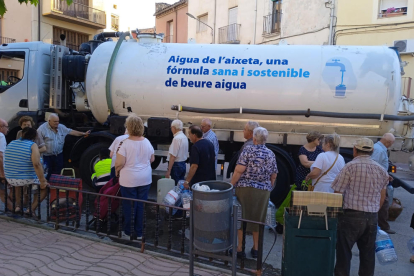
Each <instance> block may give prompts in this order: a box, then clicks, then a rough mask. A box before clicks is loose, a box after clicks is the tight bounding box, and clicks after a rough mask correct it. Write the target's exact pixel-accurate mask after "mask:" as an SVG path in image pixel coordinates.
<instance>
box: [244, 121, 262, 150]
mask: <svg viewBox="0 0 414 276" xmlns="http://www.w3.org/2000/svg"><path fill="white" fill-rule="evenodd" d="M257 127H259V123H258V122H254V121H248V122H247V123H246V125H245V126H244V129H243V136H244V139H246V142H244V144H243V146H242V147H241V149H240V153H241V152H242V151H243V149H244V147H246V146H249V145H253V130H254V129H255V128H257Z"/></svg>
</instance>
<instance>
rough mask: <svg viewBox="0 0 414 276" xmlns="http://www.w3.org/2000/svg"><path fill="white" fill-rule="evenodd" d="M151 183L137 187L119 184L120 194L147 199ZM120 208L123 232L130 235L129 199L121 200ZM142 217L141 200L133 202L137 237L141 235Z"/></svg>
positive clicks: (142, 206) (142, 205)
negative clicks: (122, 212) (122, 215)
mask: <svg viewBox="0 0 414 276" xmlns="http://www.w3.org/2000/svg"><path fill="white" fill-rule="evenodd" d="M150 187H151V184H148V185H146V186H138V187H133V188H129V187H123V186H121V195H122V197H126V198H133V199H142V200H147V199H148V191H149V189H150ZM122 209H123V211H124V233H125V234H126V235H131V201H129V200H122ZM143 217H144V204H143V203H141V202H134V232H135V234H137V237H142V219H143Z"/></svg>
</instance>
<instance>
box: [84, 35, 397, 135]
mask: <svg viewBox="0 0 414 276" xmlns="http://www.w3.org/2000/svg"><path fill="white" fill-rule="evenodd" d="M115 45H116V43H115V42H106V43H103V44H101V45H100V46H99V47H98V48H97V49H96V50H95V51H94V52H93V55H92V57H91V59H90V62H89V65H88V70H87V75H86V90H87V98H88V102H89V105H90V108H91V111H92V112H93V115H94V116H95V118H96V119H97V120H98V121H99V122H101V123H103V122H105V121H106V120H107V117H108V114H109V113H108V110H109V109H110V108H109V107H108V101H107V97H109V99H110V100H111V101H112V106H113V108H112V110H111V111H112V112H113V113H115V114H119V115H127V113H128V109H129V108H131V110H132V112H134V113H136V114H138V115H139V116H141V117H142V118H143V119H144V120H145V119H146V118H148V117H169V118H176V117H178V118H180V119H181V120H182V121H183V122H185V123H187V122H192V123H196V124H198V123H199V121H200V120H201V118H203V117H206V116H209V117H210V118H211V119H212V121H213V123H214V127H215V128H216V129H243V127H244V124H245V121H247V120H257V121H259V123H260V124H261V125H262V126H264V127H267V128H268V129H269V130H270V131H287V132H308V131H310V130H322V131H323V132H324V133H328V132H329V131H332V132H333V131H335V132H337V133H339V134H357V135H372V136H378V135H382V134H383V133H385V132H388V131H389V130H390V129H391V128H393V127H394V121H387V120H383V121H382V120H381V118H383V117H382V116H383V115H397V114H398V108H399V105H400V98H401V68H400V62H399V57H398V55H397V54H396V52H395V51H394V50H393V49H389V48H387V47H385V46H299V45H297V46H296V45H286V46H275V45H260V46H259V45H211V44H207V45H206V44H177V43H137V42H132V41H131V40H130V41H128V42H127V41H124V42H122V45H121V46H120V49H119V52H118V54H117V56H116V59H115V62H114V65H113V68H112V74H111V85H110V87H109V89H108V90H107V89H106V77H107V73H108V67H109V64H110V59H111V55H112V53H113V52H114V49H115ZM107 93H109V94H108V95H107ZM173 105H175V106H176V108H175V109H178V110H172V108H171V107H172V106H173ZM189 107H190V108H195V109H194V110H192V111H194V112H188V111H191V109H189ZM186 108H187V109H186ZM212 109H214V110H212ZM181 110H182V112H180V111H181ZM272 110H273V111H275V110H276V111H277V112H273V113H272V112H270V113H269V112H266V111H272ZM314 112H316V113H318V112H319V113H318V114H325V113H326V114H331V115H332V114H336V115H333V116H330V115H329V116H315V114H316V113H314ZM205 113H207V114H205ZM326 114H325V115H326ZM341 114H348V115H349V114H351V115H352V114H359V115H358V116H357V117H361V116H362V117H361V118H358V119H354V117H352V116H345V115H344V116H341ZM373 114H375V116H371V115H373ZM365 115H366V116H365ZM373 117H374V118H373ZM385 117H386V116H385Z"/></svg>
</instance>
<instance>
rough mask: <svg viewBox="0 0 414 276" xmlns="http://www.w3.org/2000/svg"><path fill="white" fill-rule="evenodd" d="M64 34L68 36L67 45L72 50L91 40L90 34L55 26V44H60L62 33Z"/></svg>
mask: <svg viewBox="0 0 414 276" xmlns="http://www.w3.org/2000/svg"><path fill="white" fill-rule="evenodd" d="M61 34H64V35H65V36H66V47H68V48H70V49H72V50H75V51H77V50H79V46H80V45H81V44H82V43H84V42H88V41H89V35H87V34H83V33H78V32H74V31H69V30H66V29H62V28H59V27H55V26H54V27H53V44H55V45H60V35H61Z"/></svg>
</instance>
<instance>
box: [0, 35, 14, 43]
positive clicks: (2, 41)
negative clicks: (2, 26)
mask: <svg viewBox="0 0 414 276" xmlns="http://www.w3.org/2000/svg"><path fill="white" fill-rule="evenodd" d="M0 38H1V44H5V43H15V42H16V39H14V38H10V37H4V36H0Z"/></svg>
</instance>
